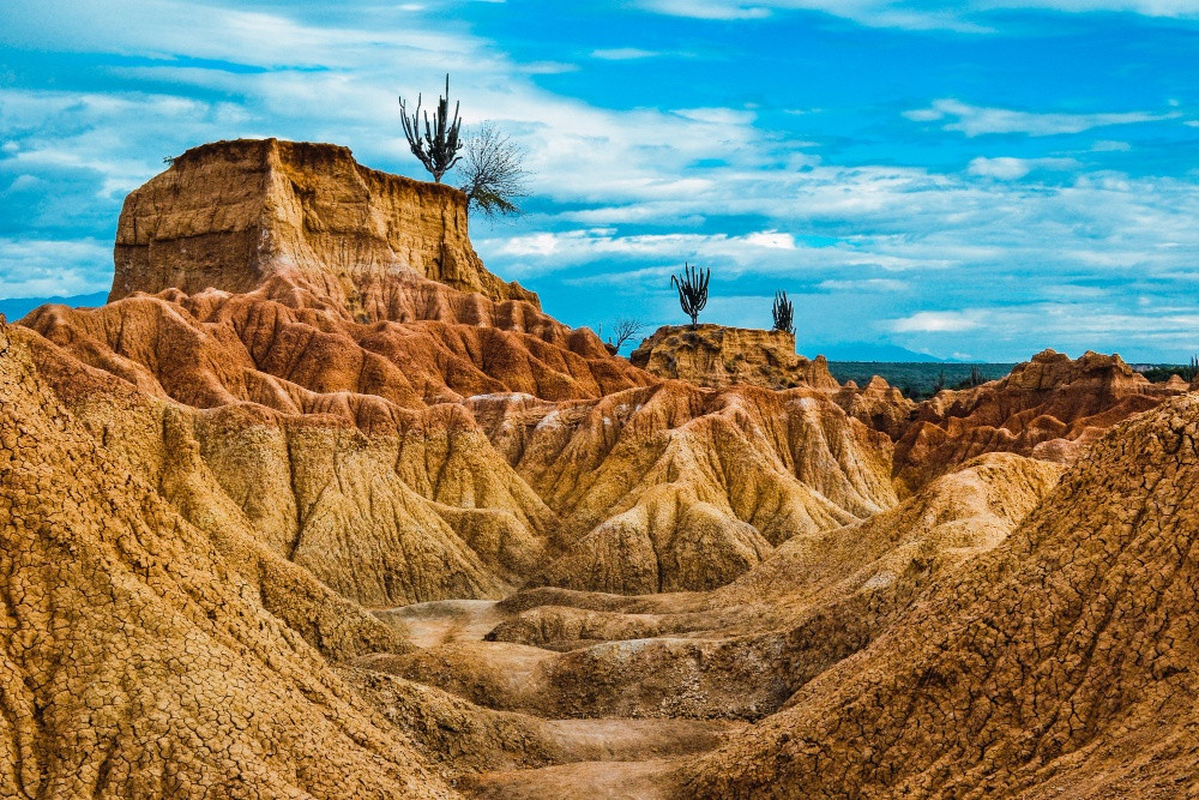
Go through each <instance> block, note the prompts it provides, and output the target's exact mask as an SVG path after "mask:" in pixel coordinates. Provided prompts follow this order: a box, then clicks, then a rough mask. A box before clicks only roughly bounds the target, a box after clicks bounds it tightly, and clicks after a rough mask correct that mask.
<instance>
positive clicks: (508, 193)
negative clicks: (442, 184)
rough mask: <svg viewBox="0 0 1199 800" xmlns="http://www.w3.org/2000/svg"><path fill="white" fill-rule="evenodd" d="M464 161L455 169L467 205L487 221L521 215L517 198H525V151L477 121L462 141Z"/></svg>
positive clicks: (492, 127) (489, 123)
mask: <svg viewBox="0 0 1199 800" xmlns="http://www.w3.org/2000/svg"><path fill="white" fill-rule="evenodd" d="M465 156H466V157H465V159H464V160H463V161H462V164H461V165H460V166H459V167H458V171H459V173H460V174H461V175H462V178H463V183H462V185H461V186H460V187H459V188H460V189H462V191H464V192H466V196H467V197H468V198H470V204H471V206H472V207H473V208H477V209H478V210H479V211H481V212H483V214H484V216H486V217H489V218H494V217H503V216H515V215H519V214H520V213H521V209H520V206H518V205H517V204H516V202H515V200H516V199H517V198H521V197H528V196H529V191H528V187H527V186H526V184H525V180H526V179H527V178H528V177H529V172H528V171H527V170H525V168H524V160H525V152H524V150H523V149H522V148H521V146H520V145H519V144H517V143H516V142H514V141H513V140H512V137H510V136H508V135H507V134H505V133H503V132H502V131H501V130H500V129H499V128H497V127H496V126H495V124H494V123H492V122H490V121H485V122H481V123H480V124H479V125H478V127H476V128H475V129H474V130H473V131H471V132H470V134H469V135H468V136H467V138H466V150H465Z"/></svg>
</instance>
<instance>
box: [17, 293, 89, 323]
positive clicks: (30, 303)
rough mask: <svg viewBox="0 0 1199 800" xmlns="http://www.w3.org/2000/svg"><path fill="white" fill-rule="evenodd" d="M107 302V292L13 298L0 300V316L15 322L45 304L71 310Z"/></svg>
mask: <svg viewBox="0 0 1199 800" xmlns="http://www.w3.org/2000/svg"><path fill="white" fill-rule="evenodd" d="M106 302H108V292H96V293H95V294H77V295H73V296H71V297H14V298H12V299H11V300H0V314H3V315H4V316H5V318H6V319H8V321H9V322H16V321H17V320H19V319H20V318H21V317H23V316H25V315H26V314H28V313H29V312H30V311H32V310H33V309H35V308H37V307H38V306H44V305H46V304H47V303H59V304H61V305H64V306H71V307H72V308H81V307H82V308H90V307H93V306H102V305H104V304H105V303H106Z"/></svg>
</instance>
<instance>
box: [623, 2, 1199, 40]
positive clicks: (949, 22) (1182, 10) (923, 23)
mask: <svg viewBox="0 0 1199 800" xmlns="http://www.w3.org/2000/svg"><path fill="white" fill-rule="evenodd" d="M639 4H640V6H641V7H642V8H644V9H646V10H649V11H653V12H656V13H660V14H670V15H673V16H680V17H693V18H697V19H719V20H738V19H761V18H764V17H768V16H770V15H771V14H773V13H774V12H776V11H821V12H824V13H826V14H831V15H834V16H838V17H842V18H845V19H849V20H853V21H854V22H857V23H859V24H862V25H867V26H870V27H876V28H901V29H907V30H938V29H940V30H949V31H958V32H963V33H974V34H977V33H986V32H989V31H990V30H991V29H990V28H988V27H987V26H986V25H984V24H982V23H980V22H978V21H977V20H976V18H977V17H978V15H979V14H980V13H983V12H988V11H1004V10H1028V9H1041V10H1044V11H1052V12H1059V13H1071V14H1074V13H1088V12H1095V11H1116V12H1129V13H1133V14H1142V15H1145V16H1151V17H1184V18H1186V17H1189V18H1196V17H1199V8H1196V4H1195V2H1194V0H965V1H964V2H960V3H945V4H941V5H939V6H938V5H936V4H927V5H925V7H923V8H919V7H918V8H912V7H910V6H909V4H907V3H904V2H901V1H900V0H761V2H756V3H745V2H742V1H741V0H639Z"/></svg>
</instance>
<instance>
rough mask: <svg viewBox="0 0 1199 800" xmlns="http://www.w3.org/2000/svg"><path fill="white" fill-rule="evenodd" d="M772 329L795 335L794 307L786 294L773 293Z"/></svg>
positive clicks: (782, 292) (780, 292)
mask: <svg viewBox="0 0 1199 800" xmlns="http://www.w3.org/2000/svg"><path fill="white" fill-rule="evenodd" d="M773 313H774V329H775V330H776V331H782V332H783V333H789V334H791V335H792V336H794V335H795V307H794V306H793V305H792V304H791V301H790V300H788V299H787V293H786V292H784V291H778V292H775V293H774V312H773Z"/></svg>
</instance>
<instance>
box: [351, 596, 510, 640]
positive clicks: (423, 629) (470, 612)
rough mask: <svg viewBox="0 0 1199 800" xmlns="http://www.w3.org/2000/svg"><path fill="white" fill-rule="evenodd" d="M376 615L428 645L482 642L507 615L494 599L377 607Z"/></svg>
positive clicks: (439, 601)
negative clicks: (500, 609)
mask: <svg viewBox="0 0 1199 800" xmlns="http://www.w3.org/2000/svg"><path fill="white" fill-rule="evenodd" d="M375 616H376V617H378V618H379V619H381V620H383V621H384V622H387V623H389V624H392V625H395V626H396V627H397V628H399V629H400V630H402V631H403V632H404V633H406V634H407V635H408V640H409V641H410V642H412V643H413V644H414V645H416V646H417V647H426V648H428V647H435V646H437V645H439V644H449V643H451V642H481V641H483V636H484V635H485V634H486V633H487V632H488V631H490V630H491V629H492V628H494V627H495V626H496V625H498V624H499V623H500V622H503V620H504V619H505V615H504V614H503V613H502V612H500V611H499V610H497V609H496V602H495V601H494V600H434V601H432V602H429V603H415V604H413V605H410V606H401V607H399V608H390V609H387V610H386V611H376V612H375Z"/></svg>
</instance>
